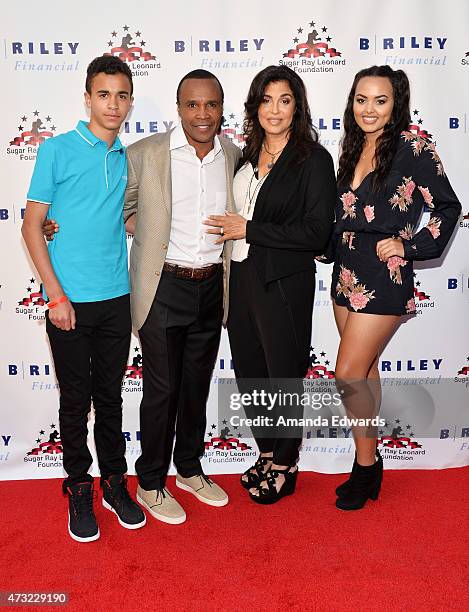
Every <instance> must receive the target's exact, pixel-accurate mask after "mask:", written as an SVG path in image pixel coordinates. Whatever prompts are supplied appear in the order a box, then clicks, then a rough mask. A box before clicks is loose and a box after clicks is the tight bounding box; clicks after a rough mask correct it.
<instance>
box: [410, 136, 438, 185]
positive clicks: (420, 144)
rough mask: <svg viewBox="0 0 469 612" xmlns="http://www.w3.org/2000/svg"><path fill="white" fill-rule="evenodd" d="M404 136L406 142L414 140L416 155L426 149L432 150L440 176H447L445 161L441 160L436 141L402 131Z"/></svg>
mask: <svg viewBox="0 0 469 612" xmlns="http://www.w3.org/2000/svg"><path fill="white" fill-rule="evenodd" d="M402 137H403V138H404V140H405V141H406V142H409V141H412V142H411V146H412V149H413V150H414V155H415V156H417V155H420V153H421V152H422V151H424V150H425V149H426V150H427V151H430V154H431V156H432V159H433V161H434V162H435V165H436V172H437V174H438V175H439V176H445V170H444V168H443V163H442V161H441V158H440V156H439V155H438V153H437V152H436V147H435V143H434V142H430V141H429V140H426V139H425V138H422V137H421V136H418V134H413V133H412V132H402Z"/></svg>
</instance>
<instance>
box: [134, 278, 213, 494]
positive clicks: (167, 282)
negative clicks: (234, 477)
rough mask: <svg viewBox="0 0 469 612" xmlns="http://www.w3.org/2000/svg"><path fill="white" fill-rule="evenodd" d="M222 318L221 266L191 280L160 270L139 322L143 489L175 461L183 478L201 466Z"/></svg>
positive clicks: (160, 479)
mask: <svg viewBox="0 0 469 612" xmlns="http://www.w3.org/2000/svg"><path fill="white" fill-rule="evenodd" d="M222 318H223V270H222V266H220V267H219V269H218V271H217V272H216V273H215V274H214V275H213V276H212V277H210V278H208V279H204V280H192V279H183V278H177V277H176V276H175V275H173V274H171V273H168V272H163V274H162V276H161V280H160V283H159V285H158V289H157V292H156V296H155V299H154V301H153V304H152V306H151V309H150V312H149V314H148V317H147V319H146V321H145V323H144V325H143V326H142V328H141V329H140V332H139V335H140V341H141V346H142V358H143V399H142V403H141V404H140V435H141V447H142V454H141V456H140V457H139V458H138V459H137V461H136V463H135V469H136V471H137V475H138V478H139V482H140V486H141V487H142V488H143V489H146V490H151V489H157V488H162V487H164V486H165V481H166V475H167V473H168V469H169V465H170V462H171V453H172V450H173V443H174V435H175V434H176V442H175V444H174V464H175V466H176V468H177V471H178V472H179V474H181V476H184V477H186V478H188V477H190V476H195V475H196V474H201V473H202V466H201V463H200V457H201V456H202V455H203V453H204V434H205V427H206V403H207V397H208V394H209V390H210V380H211V377H212V372H213V367H214V365H215V359H216V356H217V352H218V346H219V343H220V333H221V323H222Z"/></svg>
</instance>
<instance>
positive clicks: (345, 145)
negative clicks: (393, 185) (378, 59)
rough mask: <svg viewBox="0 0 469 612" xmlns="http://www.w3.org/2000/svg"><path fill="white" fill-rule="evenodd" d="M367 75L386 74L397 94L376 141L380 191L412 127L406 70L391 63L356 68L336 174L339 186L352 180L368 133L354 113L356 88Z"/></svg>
mask: <svg viewBox="0 0 469 612" xmlns="http://www.w3.org/2000/svg"><path fill="white" fill-rule="evenodd" d="M364 77H385V78H387V79H389V80H390V82H391V85H392V91H393V98H394V106H393V109H392V114H391V119H390V120H389V121H388V123H386V125H385V126H384V130H383V133H382V134H381V136H379V138H378V139H377V142H376V151H375V171H374V173H373V180H372V190H373V191H378V190H379V189H380V188H381V187H382V186H383V184H384V181H385V180H386V177H387V175H388V174H389V171H390V169H391V163H392V160H393V157H394V155H395V153H396V150H397V146H398V143H399V138H400V134H401V132H402V131H404V130H407V129H408V128H409V124H410V107H409V104H410V86H409V79H408V78H407V75H406V73H405V72H404V71H403V70H393V69H392V68H391V67H390V66H371V67H370V68H365V69H364V70H360V72H357V74H356V75H355V78H354V80H353V84H352V88H351V90H350V93H349V96H348V100H347V106H346V108H345V112H344V136H343V139H342V143H341V154H340V159H339V171H338V175H337V182H338V184H339V186H344V185H350V184H351V182H352V180H353V176H354V173H355V167H356V165H357V164H358V161H359V159H360V155H361V152H362V149H363V143H364V141H365V133H364V132H363V131H362V130H361V128H360V127H359V126H358V125H357V122H356V121H355V117H354V115H353V101H354V97H355V90H356V88H357V85H358V81H360V79H363V78H364Z"/></svg>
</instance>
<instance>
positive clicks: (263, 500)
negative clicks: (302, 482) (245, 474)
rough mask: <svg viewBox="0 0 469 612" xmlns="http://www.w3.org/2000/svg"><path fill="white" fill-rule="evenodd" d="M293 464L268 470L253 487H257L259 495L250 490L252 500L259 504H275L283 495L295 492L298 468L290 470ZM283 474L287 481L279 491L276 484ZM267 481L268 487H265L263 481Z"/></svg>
mask: <svg viewBox="0 0 469 612" xmlns="http://www.w3.org/2000/svg"><path fill="white" fill-rule="evenodd" d="M292 467H294V466H293V465H289V466H288V467H286V468H285V469H284V470H269V471H268V472H266V474H265V477H264V479H263V480H262V481H261V482H260V483H259V484H258V485H257V486H256V487H252V488H255V489H257V491H258V492H259V495H254V494H253V493H251V492H249V497H250V498H251V499H252V501H254V502H256V503H257V504H275V503H276V502H278V501H279V500H280V499H282V497H285V496H286V495H292V493H294V492H295V487H296V480H297V478H298V469H296V470H295V471H294V472H290V470H291V468H292ZM280 474H283V475H284V476H285V482H284V483H283V485H282V486H281V487H280V489H279V490H278V491H277V488H276V486H275V484H276V479H277V477H278V476H279V475H280ZM264 482H266V483H267V487H263V486H262V483H264Z"/></svg>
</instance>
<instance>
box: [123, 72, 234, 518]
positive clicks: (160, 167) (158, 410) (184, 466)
mask: <svg viewBox="0 0 469 612" xmlns="http://www.w3.org/2000/svg"><path fill="white" fill-rule="evenodd" d="M177 107H178V113H179V116H180V120H181V125H180V126H178V127H176V128H175V129H174V130H172V131H171V132H170V133H166V134H156V135H153V136H150V137H148V138H144V139H143V140H140V141H139V142H136V143H135V144H133V145H131V146H130V147H129V148H128V149H127V156H128V183H127V191H126V196H125V206H124V216H125V219H126V227H127V230H128V231H129V232H131V233H134V240H133V244H132V249H131V252H130V280H131V287H132V293H131V305H132V319H133V324H134V327H135V328H136V329H137V330H138V332H139V336H140V341H141V346H142V356H143V364H144V378H143V399H142V403H141V406H140V430H141V445H142V454H141V456H140V457H139V458H138V460H137V462H136V471H137V475H138V478H139V486H138V491H137V499H138V500H139V501H140V503H141V504H142V505H143V506H144V507H145V508H146V509H147V510H148V511H149V512H150V513H151V514H152V515H153V516H154V517H155V518H157V519H159V520H161V521H164V522H166V523H172V524H178V523H182V522H184V521H185V519H186V514H185V512H184V510H183V508H182V506H181V505H180V504H179V503H178V502H177V501H176V500H175V499H174V497H173V496H172V494H171V493H170V492H169V491H168V489H167V488H166V475H167V472H168V469H169V465H170V462H171V452H172V448H173V441H174V433H175V432H176V441H175V446H174V463H175V466H176V468H177V472H178V473H177V477H176V485H177V486H178V487H179V488H181V489H184V490H186V491H189V492H191V493H193V494H194V495H195V496H196V497H197V498H198V499H199V500H200V501H202V502H204V503H207V504H209V505H211V506H224V505H225V504H226V503H227V502H228V496H227V495H226V493H225V492H224V491H223V489H221V487H219V486H218V485H217V484H216V483H214V482H213V481H212V480H211V479H210V478H208V477H207V476H205V475H204V473H203V471H202V467H201V464H200V457H201V456H202V455H203V452H204V433H205V426H206V401H207V397H208V393H209V388H210V379H211V376H212V371H213V367H214V364H215V359H216V356H217V352H218V345H219V340H220V333H221V324H222V319H223V318H224V320H225V321H226V315H227V305H228V276H229V263H230V253H231V243H230V242H227V243H225V245H224V248H223V245H221V244H217V237H216V236H213V235H211V234H209V233H207V230H206V226H205V225H203V221H204V220H205V219H207V218H208V217H209V216H210V215H214V214H224V212H225V211H233V210H234V205H233V194H232V180H233V175H234V171H235V167H236V165H237V162H238V160H239V158H240V155H241V153H240V150H239V149H238V148H237V147H236V146H235V145H234V144H232V143H231V142H230V141H228V140H227V139H224V138H222V137H219V136H217V133H218V132H219V129H220V124H221V120H222V112H223V89H222V87H221V85H220V83H219V81H218V79H217V78H216V77H215V76H214V75H212V74H211V73H209V72H207V71H205V70H195V71H192V72H190V73H189V74H188V75H186V76H185V77H184V78H183V79H182V80H181V82H180V84H179V86H178V90H177ZM222 248H223V250H222Z"/></svg>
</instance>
